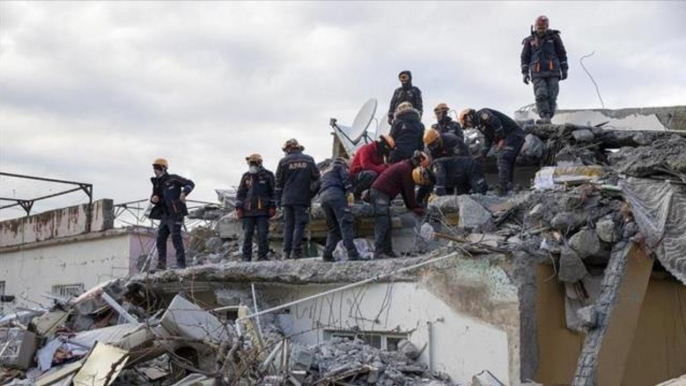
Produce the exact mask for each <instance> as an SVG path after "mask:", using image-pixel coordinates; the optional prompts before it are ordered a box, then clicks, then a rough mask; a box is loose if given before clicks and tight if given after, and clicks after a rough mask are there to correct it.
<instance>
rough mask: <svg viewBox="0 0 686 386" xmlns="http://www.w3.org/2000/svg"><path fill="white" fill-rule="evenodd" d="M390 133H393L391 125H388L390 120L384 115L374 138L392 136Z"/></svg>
mask: <svg viewBox="0 0 686 386" xmlns="http://www.w3.org/2000/svg"><path fill="white" fill-rule="evenodd" d="M390 133H391V124H390V123H388V118H387V117H386V116H385V115H384V116H383V117H381V119H380V120H379V124H378V126H376V135H375V136H374V137H375V138H379V136H380V135H381V134H390Z"/></svg>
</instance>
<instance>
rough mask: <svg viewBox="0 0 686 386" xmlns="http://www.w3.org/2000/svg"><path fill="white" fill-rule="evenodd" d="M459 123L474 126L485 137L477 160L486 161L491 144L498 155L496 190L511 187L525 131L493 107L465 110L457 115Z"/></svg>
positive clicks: (500, 192) (503, 191)
mask: <svg viewBox="0 0 686 386" xmlns="http://www.w3.org/2000/svg"><path fill="white" fill-rule="evenodd" d="M459 120H460V123H461V124H462V126H463V127H466V128H472V127H475V128H477V129H478V130H479V131H480V132H481V134H483V136H484V148H483V150H482V152H481V156H480V157H479V161H482V162H483V160H485V158H486V155H488V153H489V151H490V150H491V147H492V146H493V144H494V143H495V144H496V153H497V156H498V180H499V185H498V187H497V190H498V193H499V194H501V195H504V194H507V192H508V191H510V190H512V187H513V185H512V180H513V179H514V167H515V161H516V160H517V155H518V154H519V151H520V150H522V146H523V145H524V137H525V135H524V131H523V130H522V129H521V128H520V127H519V125H518V124H517V122H515V121H514V120H512V118H510V117H508V116H507V115H505V114H503V113H501V112H500V111H496V110H492V109H481V110H479V111H475V110H474V109H464V110H462V111H461V112H460V115H459Z"/></svg>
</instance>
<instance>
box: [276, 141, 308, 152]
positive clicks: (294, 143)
mask: <svg viewBox="0 0 686 386" xmlns="http://www.w3.org/2000/svg"><path fill="white" fill-rule="evenodd" d="M290 149H298V150H301V151H302V150H305V146H303V145H301V144H299V143H298V140H297V139H295V138H291V139H289V140H288V141H286V143H284V144H283V146H282V147H281V150H283V151H288V150H290Z"/></svg>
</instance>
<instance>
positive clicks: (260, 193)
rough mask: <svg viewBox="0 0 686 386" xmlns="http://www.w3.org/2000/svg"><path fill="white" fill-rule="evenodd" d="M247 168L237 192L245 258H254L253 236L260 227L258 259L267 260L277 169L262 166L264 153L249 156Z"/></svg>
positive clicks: (245, 259)
mask: <svg viewBox="0 0 686 386" xmlns="http://www.w3.org/2000/svg"><path fill="white" fill-rule="evenodd" d="M245 160H246V161H247V163H248V172H247V173H245V174H243V177H241V183H240V185H239V186H238V192H237V194H236V216H237V217H238V218H239V219H243V238H244V239H243V250H242V258H243V261H251V260H252V239H253V235H254V234H255V228H257V260H267V253H269V239H268V237H269V219H270V218H272V217H274V215H275V214H276V200H275V198H274V189H275V185H276V183H275V181H274V173H272V172H270V171H269V170H267V169H265V168H264V167H263V166H262V156H260V155H259V154H252V155H250V156H249V157H246V158H245Z"/></svg>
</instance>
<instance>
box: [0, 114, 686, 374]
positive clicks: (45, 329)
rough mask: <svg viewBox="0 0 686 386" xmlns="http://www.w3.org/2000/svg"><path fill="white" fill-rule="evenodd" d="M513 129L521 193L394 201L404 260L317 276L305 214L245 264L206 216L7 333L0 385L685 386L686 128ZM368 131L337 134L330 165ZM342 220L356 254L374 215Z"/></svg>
mask: <svg viewBox="0 0 686 386" xmlns="http://www.w3.org/2000/svg"><path fill="white" fill-rule="evenodd" d="M676 111H677V113H679V114H682V116H683V114H684V112H685V111H686V108H681V107H680V108H677V109H676ZM651 114H653V113H651ZM661 116H664V114H663V115H661ZM364 120H365V119H362V121H364ZM356 121H357V119H356ZM382 121H384V120H382ZM367 124H368V122H367ZM599 124H600V125H599ZM670 124H673V120H671V121H670ZM338 126H340V125H338ZM523 126H524V129H525V131H526V132H527V139H526V144H525V147H524V149H523V150H522V153H521V155H520V159H519V164H520V165H521V166H522V167H521V168H520V169H519V171H518V175H517V176H516V180H518V181H519V182H520V184H521V185H522V189H520V190H519V191H518V192H517V193H516V194H513V195H511V196H509V197H498V196H494V195H490V194H487V195H479V194H472V195H462V196H444V197H438V198H436V199H435V200H433V201H432V202H430V203H429V206H428V210H427V214H426V215H425V216H424V217H421V218H420V217H418V216H416V215H414V214H413V213H411V212H408V211H406V210H405V209H404V207H403V206H402V205H401V203H398V205H396V206H394V207H393V209H392V214H393V228H394V229H393V237H394V241H393V244H394V246H395V247H396V249H397V251H398V252H401V253H402V254H403V255H404V256H403V257H401V258H397V259H388V260H373V259H372V260H370V261H363V262H357V261H351V262H348V261H345V259H346V255H345V253H344V252H342V251H340V253H336V256H337V258H338V259H339V260H340V261H338V262H336V263H326V262H322V261H321V259H320V258H319V257H317V256H320V255H321V245H322V243H323V239H324V238H325V233H326V229H325V224H324V216H323V213H321V211H320V209H319V208H318V206H317V205H316V203H315V204H314V205H313V209H312V212H311V222H310V225H309V226H308V231H307V238H308V246H309V248H308V251H309V255H310V256H311V258H308V259H302V260H296V261H293V260H280V259H279V252H278V251H279V249H280V248H279V242H280V234H281V227H282V223H281V219H280V218H278V217H277V218H274V219H272V220H271V222H270V223H271V224H270V228H271V232H270V236H271V238H272V240H271V241H272V249H273V250H272V252H271V255H272V257H273V261H265V262H253V263H245V262H241V261H239V260H240V254H239V251H238V248H239V247H238V246H239V245H240V238H241V237H242V231H241V222H240V221H239V220H238V219H237V218H236V217H235V214H234V213H232V207H231V205H229V206H228V207H224V206H208V207H205V208H201V209H199V210H197V211H195V213H194V216H196V217H201V218H204V219H206V220H210V221H212V222H213V225H212V226H210V227H197V228H195V229H194V230H193V231H192V232H191V241H190V245H189V249H190V251H189V257H191V256H192V259H193V262H194V265H193V266H191V267H189V268H187V269H183V270H168V271H164V272H159V273H155V274H148V273H145V272H141V273H138V274H133V275H131V276H130V277H127V278H126V279H119V280H112V281H108V282H105V283H102V284H100V285H98V286H96V287H94V288H92V289H91V290H89V291H87V292H86V293H84V294H82V295H80V296H78V297H74V298H71V299H56V301H55V302H56V304H55V306H54V307H53V308H51V309H50V310H49V311H47V312H45V311H43V312H41V313H40V316H37V317H36V316H35V315H34V317H33V319H31V318H30V317H29V318H25V319H21V318H18V317H15V318H12V315H11V314H10V315H8V316H9V317H8V318H7V320H6V319H3V321H2V322H0V323H2V325H3V326H2V334H3V335H2V336H3V340H0V342H6V343H3V344H0V350H2V351H3V353H2V354H0V362H2V363H3V370H1V371H0V382H3V381H6V382H8V383H9V384H15V385H22V384H37V385H56V384H60V385H70V384H74V385H81V384H89V385H91V384H97V385H109V384H119V385H136V384H164V385H179V386H181V385H196V384H197V385H200V384H206V385H210V384H246V385H247V384H265V385H282V384H288V385H290V384H293V385H301V384H302V385H305V384H307V385H311V384H332V385H333V384H368V385H369V384H379V385H429V384H430V385H434V386H437V385H442V384H446V385H450V384H459V385H466V384H472V385H518V384H525V383H539V384H545V385H553V384H573V385H620V384H621V385H652V384H656V383H659V382H663V381H668V380H669V379H672V378H676V377H678V376H680V375H682V374H684V373H686V360H685V359H684V358H686V324H684V321H685V320H686V300H684V299H686V286H685V285H684V284H685V283H686V221H684V220H686V136H685V135H684V134H685V133H686V131H679V130H669V131H668V130H662V131H643V130H640V131H636V130H633V131H632V130H622V129H616V128H607V127H602V126H603V125H602V122H598V123H594V124H593V125H590V124H589V125H581V124H579V123H566V124H562V125H556V124H552V125H531V124H527V123H524V124H523ZM672 128H673V127H672ZM380 129H381V130H383V129H382V128H380ZM677 129H678V127H677ZM682 130H683V128H682ZM363 137H364V136H363V135H362V136H356V138H351V136H350V135H346V136H341V135H337V136H336V138H337V142H336V144H335V152H349V151H352V150H354V147H355V146H356V145H357V143H359V141H360V140H361V139H362V138H363ZM467 138H471V139H470V143H469V145H470V148H471V149H478V146H480V142H479V138H478V136H473V135H472V136H470V135H469V133H468V134H467ZM348 142H349V143H348ZM487 170H488V168H487ZM530 181H533V183H530ZM529 186H530V188H529ZM226 200H227V201H230V198H226ZM353 212H354V214H355V218H356V224H355V227H356V234H357V236H358V239H356V244H358V249H360V250H362V251H363V256H366V257H367V258H368V259H369V258H371V255H372V254H371V253H370V252H371V247H370V242H369V240H368V239H369V237H371V236H372V235H373V216H372V212H371V208H370V206H369V205H368V204H365V203H357V204H355V205H354V207H353ZM364 251H366V252H367V253H364ZM1 258H3V257H0V259H1ZM127 276H128V275H127ZM3 347H4V348H3Z"/></svg>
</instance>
